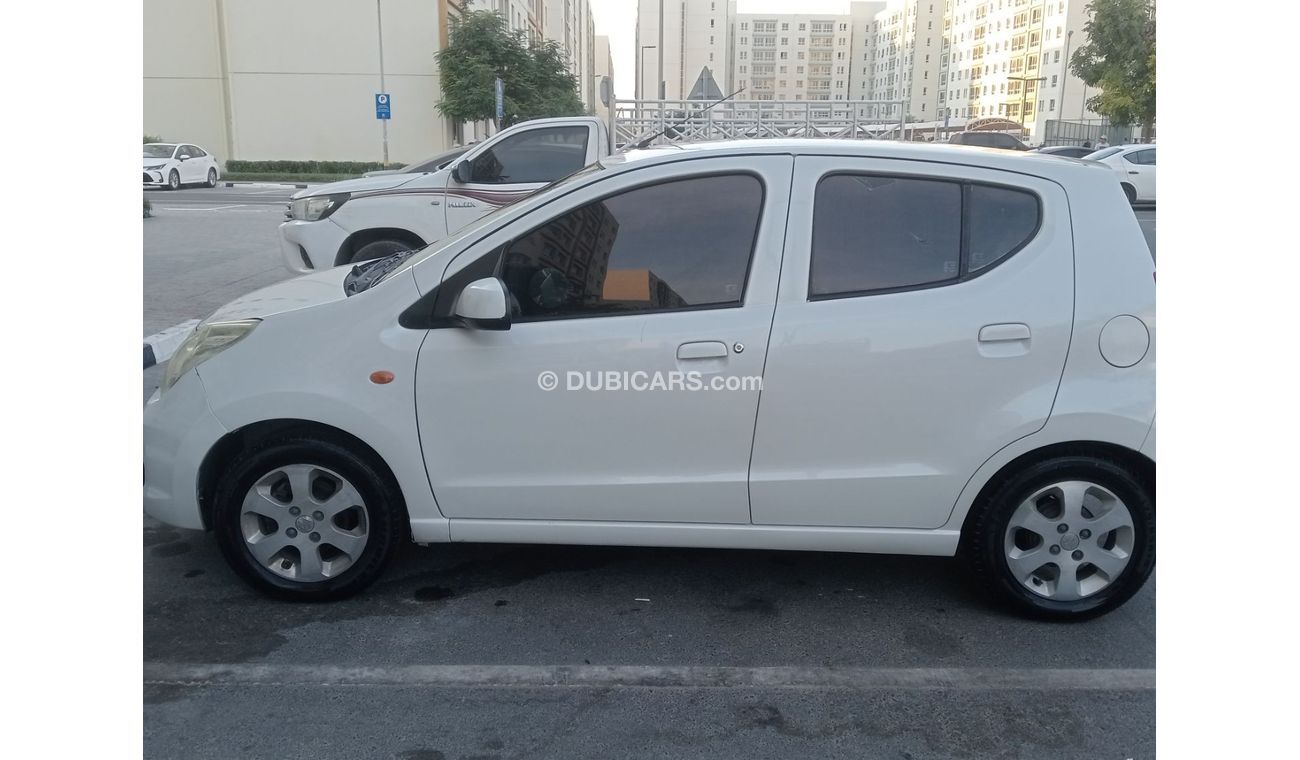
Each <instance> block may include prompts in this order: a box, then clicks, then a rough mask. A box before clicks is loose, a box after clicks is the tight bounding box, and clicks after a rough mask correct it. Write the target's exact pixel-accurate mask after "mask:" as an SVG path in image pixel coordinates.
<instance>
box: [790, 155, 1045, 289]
mask: <svg viewBox="0 0 1300 760" xmlns="http://www.w3.org/2000/svg"><path fill="white" fill-rule="evenodd" d="M1040 218H1041V210H1040V207H1039V202H1038V197H1037V196H1036V195H1034V194H1033V193H1029V192H1026V191H1023V190H1016V189H1012V188H1006V187H1000V186H993V185H982V184H976V183H964V182H960V181H956V180H932V179H918V178H910V177H891V176H879V175H862V174H834V175H830V176H827V177H825V178H823V179H822V180H821V182H819V183H818V185H817V190H816V193H815V196H814V206H813V236H812V262H811V273H810V277H809V287H808V295H809V298H812V299H818V298H837V297H844V296H853V295H863V294H866V293H871V292H877V291H891V290H899V289H905V288H917V287H927V286H932V285H938V284H942V283H947V282H956V281H957V280H959V279H962V278H964V277H966V276H968V275H971V274H975V273H977V272H980V271H981V270H984V269H987V268H989V267H990V266H992V265H993V264H995V263H997V262H999V261H1001V260H1003V259H1005V258H1006V257H1008V256H1010V255H1011V254H1013V253H1015V252H1016V251H1018V250H1019V249H1021V248H1023V247H1024V246H1025V244H1026V243H1028V242H1029V240H1030V239H1032V238H1033V236H1034V234H1035V233H1036V232H1037V230H1038V227H1039V220H1040Z"/></svg>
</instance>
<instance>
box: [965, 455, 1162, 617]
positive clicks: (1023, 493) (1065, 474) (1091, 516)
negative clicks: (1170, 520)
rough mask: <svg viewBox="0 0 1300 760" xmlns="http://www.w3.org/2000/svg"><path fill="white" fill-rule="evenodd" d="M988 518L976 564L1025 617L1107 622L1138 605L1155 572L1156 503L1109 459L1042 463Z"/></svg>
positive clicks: (987, 507) (972, 536)
mask: <svg viewBox="0 0 1300 760" xmlns="http://www.w3.org/2000/svg"><path fill="white" fill-rule="evenodd" d="M979 509H980V512H979V513H978V514H977V515H976V518H975V521H974V523H973V524H972V525H971V526H970V528H969V530H968V534H967V536H966V537H965V539H966V546H965V547H964V548H965V550H966V555H967V559H968V560H969V561H970V562H971V566H972V570H973V571H974V573H975V575H976V577H977V578H978V579H979V580H980V582H981V583H982V584H983V585H984V586H985V588H986V589H987V590H988V591H990V592H991V593H992V594H993V595H994V596H995V597H997V598H998V599H999V600H1001V601H1002V602H1004V603H1006V604H1008V605H1009V606H1011V607H1012V608H1014V609H1015V610H1017V611H1019V612H1021V613H1025V614H1029V615H1032V616H1035V617H1043V618H1051V619H1056V620H1083V619H1087V618H1090V617H1095V616H1097V615H1101V614H1103V613H1105V612H1108V611H1110V610H1112V609H1114V608H1116V607H1118V606H1120V605H1121V604H1123V603H1124V602H1126V601H1128V599H1129V598H1130V597H1132V596H1133V594H1135V593H1137V591H1138V589H1140V588H1141V587H1142V584H1143V583H1145V582H1146V580H1147V578H1148V577H1149V576H1150V575H1151V571H1152V569H1153V568H1154V567H1155V536H1156V523H1155V503H1154V501H1153V499H1152V497H1151V495H1150V493H1149V492H1148V490H1147V489H1146V488H1145V487H1144V486H1143V485H1142V483H1140V482H1139V481H1138V479H1137V478H1136V477H1134V475H1133V474H1132V473H1131V472H1129V471H1128V470H1127V469H1125V468H1124V467H1122V466H1121V465H1120V464H1118V463H1116V462H1113V461H1110V460H1107V459H1101V458H1095V457H1082V456H1079V457H1059V458H1055V459H1050V460H1047V461H1044V462H1039V463H1038V464H1035V465H1032V466H1031V467H1029V468H1027V469H1026V470H1025V471H1023V472H1021V473H1019V474H1017V475H1015V476H1013V477H1012V478H1011V479H1010V480H1009V481H1008V482H1006V483H1005V484H1003V486H1002V487H1001V488H999V489H998V490H997V492H996V493H994V494H993V495H992V497H990V498H989V499H987V500H986V501H985V503H984V504H983V505H982V506H981V507H979Z"/></svg>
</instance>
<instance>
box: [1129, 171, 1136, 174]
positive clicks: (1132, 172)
mask: <svg viewBox="0 0 1300 760" xmlns="http://www.w3.org/2000/svg"><path fill="white" fill-rule="evenodd" d="M1129 174H1138V172H1135V171H1130V172H1129Z"/></svg>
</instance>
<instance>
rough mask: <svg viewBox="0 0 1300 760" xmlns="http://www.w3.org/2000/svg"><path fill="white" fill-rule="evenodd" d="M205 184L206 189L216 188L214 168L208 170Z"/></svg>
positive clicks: (215, 171)
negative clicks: (206, 185)
mask: <svg viewBox="0 0 1300 760" xmlns="http://www.w3.org/2000/svg"><path fill="white" fill-rule="evenodd" d="M207 184H208V187H216V186H217V170H216V169H215V168H214V169H208V183H207Z"/></svg>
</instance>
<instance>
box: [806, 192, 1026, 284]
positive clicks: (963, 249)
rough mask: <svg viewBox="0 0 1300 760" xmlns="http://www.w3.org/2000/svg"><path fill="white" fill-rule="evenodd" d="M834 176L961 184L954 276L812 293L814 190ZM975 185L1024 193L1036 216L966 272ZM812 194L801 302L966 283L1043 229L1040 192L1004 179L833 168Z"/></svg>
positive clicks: (999, 263)
mask: <svg viewBox="0 0 1300 760" xmlns="http://www.w3.org/2000/svg"><path fill="white" fill-rule="evenodd" d="M835 176H856V177H863V176H865V177H892V178H896V179H914V180H928V181H931V182H946V183H950V184H956V185H960V186H961V221H960V225H961V226H960V230H959V232H958V240H959V241H960V242H959V244H958V250H957V276H956V277H949V278H948V279H944V280H936V281H934V282H926V283H921V284H917V285H900V286H895V287H889V288H871V289H867V290H852V291H843V292H839V293H825V294H816V293H813V270H814V269H815V267H816V260H817V241H816V232H817V191H818V189H819V188H820V187H821V183H822V182H823V181H825V180H826V179H828V178H830V177H835ZM975 185H981V186H983V187H993V188H997V189H1000V190H1011V191H1015V192H1020V193H1025V194H1028V195H1029V196H1031V197H1032V198H1033V199H1034V203H1035V205H1036V206H1037V209H1038V215H1037V220H1036V221H1035V223H1034V229H1033V230H1032V231H1031V232H1030V233H1029V234H1028V235H1026V236H1025V239H1024V240H1022V241H1020V243H1019V244H1018V245H1016V247H1015V248H1012V249H1011V250H1010V251H1007V252H1006V253H1004V254H1003V255H1002V256H1000V257H999V258H998V259H997V260H996V261H994V262H992V263H990V264H988V265H987V266H984V267H981V268H980V269H977V270H975V271H973V272H972V271H970V232H971V230H970V227H971V225H970V222H969V220H968V214H969V209H970V188H971V187H972V186H975ZM812 197H813V206H812V215H811V217H810V221H811V227H810V229H809V233H810V234H809V241H808V281H807V283H806V287H805V290H804V298H805V302H815V301H838V300H842V299H845V298H864V297H870V296H879V295H892V294H895V293H910V292H913V291H918V290H933V289H935V288H946V287H951V286H953V285H960V284H962V283H965V282H970V281H971V280H974V279H976V278H979V277H983V276H984V275H985V274H987V273H988V272H991V271H993V270H995V269H997V268H998V267H1000V266H1002V264H1004V263H1006V262H1007V261H1010V260H1011V259H1013V258H1015V256H1016V254H1018V253H1020V252H1021V251H1023V250H1024V249H1025V248H1027V247H1028V246H1029V244H1030V243H1032V242H1034V241H1035V240H1036V239H1038V235H1039V233H1041V232H1042V231H1043V217H1044V211H1045V206H1044V204H1043V197H1042V195H1040V194H1039V193H1038V192H1037V191H1036V190H1033V189H1030V188H1028V187H1024V186H1023V185H1012V184H1009V183H1006V182H993V181H989V180H974V179H966V178H961V177H951V176H941V175H932V174H910V173H907V172H890V171H853V170H847V169H846V170H833V171H828V172H826V173H824V174H822V175H821V176H820V177H818V178H817V183H816V184H815V185H814V186H813V196H812Z"/></svg>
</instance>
